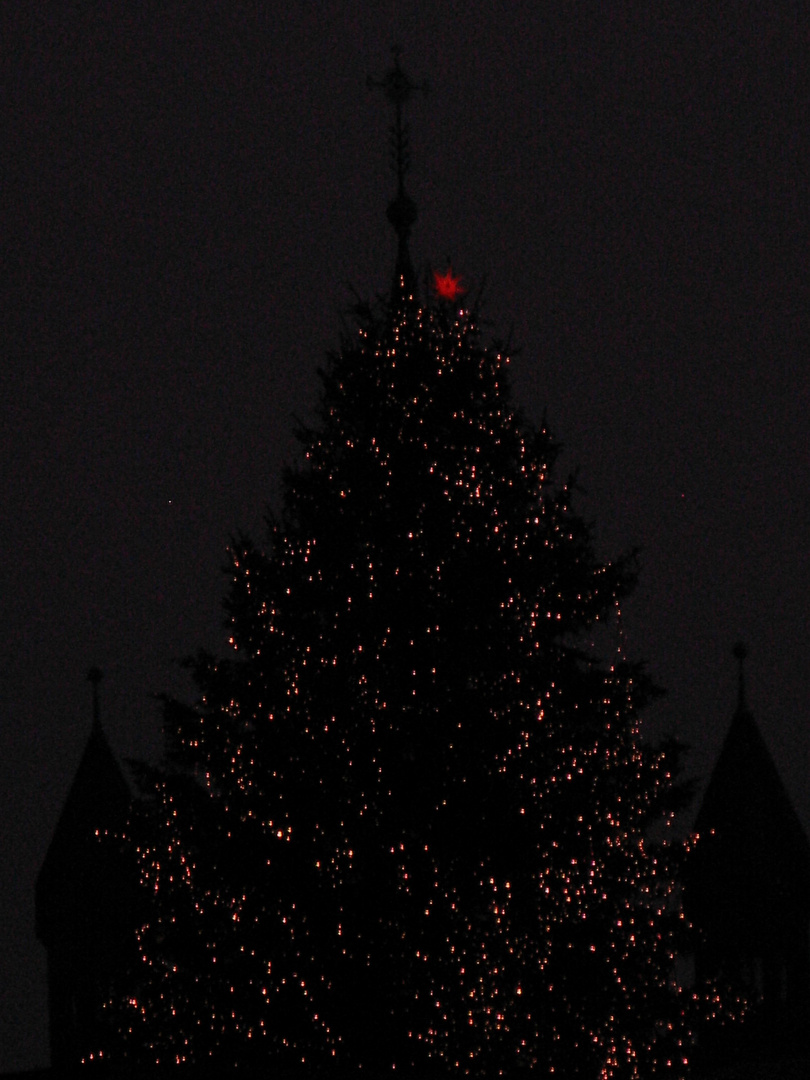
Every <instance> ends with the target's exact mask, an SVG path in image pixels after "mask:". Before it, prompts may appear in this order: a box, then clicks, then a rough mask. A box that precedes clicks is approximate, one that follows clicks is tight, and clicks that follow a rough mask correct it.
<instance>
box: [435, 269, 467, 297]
mask: <svg viewBox="0 0 810 1080" xmlns="http://www.w3.org/2000/svg"><path fill="white" fill-rule="evenodd" d="M433 288H434V289H435V290H436V295H437V296H438V297H440V298H441V299H442V300H456V299H457V298H458V297H459V296H461V295H462V294H463V293H464V288H463V287H462V284H461V278H460V277H454V276H453V271H452V269H451V268H450V267H448V268H447V270H446V272H445V273H444V274H440V273H439V271H438V270H434V271H433Z"/></svg>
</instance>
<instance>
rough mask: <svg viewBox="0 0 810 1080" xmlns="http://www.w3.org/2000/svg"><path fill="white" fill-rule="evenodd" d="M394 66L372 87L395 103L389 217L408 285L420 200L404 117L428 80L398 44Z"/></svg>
mask: <svg viewBox="0 0 810 1080" xmlns="http://www.w3.org/2000/svg"><path fill="white" fill-rule="evenodd" d="M393 53H394V66H393V67H392V68H390V69H389V70H388V71H387V72H386V74H385V76H384V78H382V79H372V78H371V76H369V78H368V85H369V87H373V88H379V89H381V90H382V91H383V93H384V94H385V96H386V97H387V98H388V100H389V101H390V102H391V104H392V105H393V106H394V120H393V124H392V125H391V150H392V155H393V165H394V173H395V175H396V178H397V192H396V195H395V196H394V198H393V199H392V200H391V202H390V203H389V204H388V210H387V217H388V220H389V221H390V222H391V224H392V225H393V227H394V231H395V232H396V234H397V264H396V277H397V283H398V282H400V281H404V282H405V283H406V284H407V285H408V286H412V285H413V284H415V275H414V272H413V267H412V265H411V258H410V253H409V251H408V237H409V235H410V231H411V228H412V226H413V224H414V222H415V221H416V204H415V203H414V201H413V199H411V197H410V196H409V195H408V193H407V191H406V190H405V176H406V175H407V173H408V170H409V168H410V152H409V148H408V125H407V124H406V123H405V120H404V119H403V109H404V106H405V104H406V102H407V101H408V99H409V98H410V97H411V95H412V94H413V92H414V91H415V90H421V91H423V92H426V91H427V85H426V84H425V83H415V82H413V81H412V80H411V79H410V78H409V76H408V75H407V74H406V73H405V71H403V69H402V67H401V65H400V62H399V49H397V48H395V49H394V50H393Z"/></svg>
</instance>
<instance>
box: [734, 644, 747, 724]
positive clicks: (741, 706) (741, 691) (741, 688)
mask: <svg viewBox="0 0 810 1080" xmlns="http://www.w3.org/2000/svg"><path fill="white" fill-rule="evenodd" d="M732 652H733V654H734V656H735V658H736V660H737V663H738V665H739V668H738V675H737V679H738V683H737V712H745V711H746V709H747V705H746V702H745V671H744V665H745V658H746V656H748V649H747V648H746V647H745V645H744V644H743V643H742V642H741V641H738V642H737V644H736V645H735V646H734V649H733V650H732Z"/></svg>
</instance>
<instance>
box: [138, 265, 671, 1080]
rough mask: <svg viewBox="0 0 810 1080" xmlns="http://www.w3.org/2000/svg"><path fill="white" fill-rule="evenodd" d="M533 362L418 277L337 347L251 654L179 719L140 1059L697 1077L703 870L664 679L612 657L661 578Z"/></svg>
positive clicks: (150, 932)
mask: <svg viewBox="0 0 810 1080" xmlns="http://www.w3.org/2000/svg"><path fill="white" fill-rule="evenodd" d="M508 365H509V358H508V355H507V354H506V353H505V352H504V351H503V350H501V349H500V348H498V347H497V346H486V345H484V344H482V340H481V336H480V334H479V331H478V326H477V317H476V313H475V312H474V311H471V310H469V309H467V308H465V307H463V306H461V301H460V299H459V297H458V296H454V297H453V298H452V300H445V299H443V298H442V296H441V294H439V295H437V296H436V297H434V298H433V299H432V300H428V301H425V302H421V301H420V300H419V299H418V297H417V296H416V295H415V292H414V291H412V290H411V289H410V288H409V287H408V284H407V281H406V278H405V276H404V275H399V276H398V278H397V281H396V283H395V287H394V289H393V291H392V294H391V297H390V299H389V300H388V301H387V302H384V303H381V304H379V305H378V306H377V307H376V308H374V309H372V308H370V307H367V308H364V309H362V310H361V311H360V312H359V313H358V325H357V328H356V330H355V332H354V333H353V334H352V335H351V336H347V337H346V339H345V340H344V341H343V343H342V345H341V347H340V349H339V350H337V351H336V352H335V353H334V354H333V355H331V356H330V357H329V359H328V363H327V365H326V367H325V369H324V370H323V371H322V372H321V379H322V385H323V390H322V395H321V400H320V406H319V412H318V416H317V421H316V423H315V425H314V426H313V427H312V428H311V429H306V430H301V431H300V432H299V436H300V440H301V444H302V447H303V451H304V453H303V464H302V465H301V467H300V468H298V469H295V470H290V471H289V472H288V473H287V475H286V477H285V484H284V505H283V510H282V512H281V514H280V515H279V516H278V518H277V519H274V520H272V521H270V522H269V530H268V536H267V539H266V543H265V545H264V546H263V547H261V548H259V547H256V546H254V545H252V544H251V543H250V542H249V541H248V540H247V539H241V540H240V541H239V542H238V543H235V544H234V545H233V549H232V567H231V584H230V591H229V595H228V600H227V610H228V616H229V620H230V627H231V645H232V647H233V654H232V656H231V657H230V658H229V659H227V660H221V661H217V660H215V659H214V658H213V657H210V656H208V655H202V654H201V655H200V656H198V657H197V659H196V660H195V661H194V662H193V669H194V676H195V679H196V682H197V685H198V687H199V690H200V697H199V701H198V702H197V703H196V705H195V706H194V707H186V706H183V705H180V704H179V703H177V702H174V701H168V702H167V703H166V709H165V726H166V735H167V740H168V753H167V767H166V768H165V769H164V770H163V771H162V772H160V773H159V774H152V775H151V776H150V777H149V778H148V785H147V786H151V787H150V789H151V791H152V796H151V799H150V800H148V804H147V805H146V807H145V809H144V810H143V815H144V820H143V822H142V824H141V827H140V830H138V829H136V830H135V833H134V835H136V836H138V837H140V839H139V850H140V856H141V863H142V871H143V877H144V880H145V882H146V883H147V884H148V886H149V887H150V888H151V889H152V891H153V894H154V907H153V910H154V912H155V914H154V917H153V918H152V919H151V921H150V922H149V924H148V925H146V926H144V927H143V928H142V929H141V931H140V943H141V954H142V964H141V980H140V986H139V989H138V990H137V991H134V992H133V993H131V994H130V995H129V996H128V1000H129V1003H130V1004H129V1012H128V1015H127V1020H126V1028H127V1033H128V1037H129V1046H130V1052H131V1053H132V1054H133V1056H137V1055H138V1054H141V1055H142V1056H143V1057H144V1058H145V1059H147V1060H149V1059H151V1060H160V1061H175V1060H177V1061H183V1060H196V1061H205V1060H208V1061H211V1062H212V1063H216V1064H218V1065H222V1066H224V1065H227V1064H233V1063H237V1062H238V1063H240V1064H245V1063H247V1062H249V1061H252V1060H254V1059H255V1060H260V1061H264V1060H266V1059H268V1058H269V1059H277V1060H278V1061H279V1062H281V1061H287V1062H289V1063H299V1064H301V1063H303V1064H304V1065H305V1066H307V1065H308V1066H309V1067H310V1068H312V1069H317V1068H318V1067H326V1066H327V1065H328V1063H329V1062H331V1061H334V1062H335V1063H337V1064H338V1065H339V1066H340V1067H351V1068H355V1067H365V1068H366V1069H370V1068H383V1067H385V1068H392V1067H397V1068H399V1069H402V1068H406V1069H407V1068H408V1067H411V1066H419V1067H420V1068H424V1067H426V1066H427V1065H429V1064H432V1065H433V1066H436V1067H437V1069H438V1070H439V1071H460V1072H461V1073H463V1074H470V1075H482V1076H483V1075H487V1076H491V1075H496V1074H500V1073H506V1072H507V1071H509V1072H513V1071H514V1070H515V1069H516V1068H519V1067H521V1066H524V1067H526V1068H529V1067H532V1066H538V1067H541V1068H542V1069H544V1070H549V1069H550V1068H552V1067H553V1069H554V1073H555V1075H561V1076H586V1075H587V1076H605V1077H608V1076H649V1075H653V1074H654V1073H655V1071H656V1066H657V1065H660V1064H662V1063H665V1062H674V1063H675V1064H679V1063H680V1062H681V1059H682V1058H683V1057H684V1053H683V1046H684V1045H685V1042H684V1040H685V1038H686V1033H685V1032H684V1031H683V1030H682V1028H683V1023H682V1020H681V1013H682V1006H681V1001H680V996H679V992H678V989H677V987H675V986H674V984H673V982H672V971H671V960H672V952H673V940H674V939H673V934H674V933H675V932H676V931H677V927H678V925H679V922H680V915H679V909H678V905H677V903H676V900H675V896H674V884H675V882H674V869H673V865H674V864H673V861H672V860H673V858H677V856H678V852H679V848H678V845H677V844H676V845H667V844H665V843H664V844H662V843H653V842H652V841H651V840H650V839H649V829H650V826H651V824H652V823H653V822H654V821H656V820H658V819H660V818H662V817H663V818H665V819H666V818H667V817H668V816H670V815H671V812H672V810H673V809H674V805H675V804H674V798H673V796H674V788H673V775H672V774H673V757H672V754H671V753H669V754H668V753H665V752H664V751H660V750H655V751H653V750H651V749H650V748H648V747H647V746H645V744H643V743H642V742H641V740H640V736H639V726H638V718H637V717H638V710H639V708H640V707H641V706H642V705H643V704H644V702H645V700H646V698H647V697H648V695H649V692H650V685H649V682H648V680H647V678H646V677H645V676H644V674H643V673H642V672H641V670H640V668H639V667H638V665H633V664H630V663H627V662H626V661H625V660H624V659H623V658H622V656H621V654H620V652H618V651H616V652H614V654H613V655H612V656H609V657H607V658H603V657H600V656H599V655H598V652H597V649H596V643H597V641H598V640H602V641H603V642H604V641H607V640H611V638H610V634H609V633H608V634H604V633H602V634H601V635H600V627H601V626H602V625H603V624H604V625H607V626H608V627H609V626H610V625H611V624H613V625H614V626H615V620H616V617H617V614H618V607H619V603H620V601H621V599H622V598H623V597H624V596H625V595H626V594H627V592H628V590H629V589H630V587H631V585H632V583H633V578H634V571H633V561H632V558H629V559H619V560H617V561H614V562H602V561H600V560H599V559H598V558H597V557H596V555H595V553H594V549H593V545H592V542H591V537H590V533H589V529H588V527H587V526H586V525H585V523H584V522H583V520H582V519H581V517H579V516H578V515H577V514H576V513H575V512H574V511H573V509H572V507H571V485H570V484H565V485H562V486H560V485H556V484H555V483H554V481H553V466H554V461H555V456H556V446H555V444H554V442H553V440H552V438H551V436H550V435H549V433H548V432H547V431H546V430H545V429H544V428H541V429H539V430H535V429H532V428H531V427H529V426H527V425H526V424H525V423H524V421H523V420H522V418H521V417H520V415H519V414H518V413H517V411H516V410H515V409H514V407H513V405H512V404H511V394H510V389H509V382H508V377H507V372H508ZM612 640H614V641H615V637H614V639H612ZM143 973H145V975H144V974H143ZM669 1074H670V1075H671V1070H669Z"/></svg>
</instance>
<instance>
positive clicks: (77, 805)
mask: <svg viewBox="0 0 810 1080" xmlns="http://www.w3.org/2000/svg"><path fill="white" fill-rule="evenodd" d="M88 680H89V681H90V682H91V684H92V686H93V721H92V725H91V727H90V735H89V738H88V740H87V744H86V746H85V748H84V753H83V754H82V757H81V761H80V762H79V767H78V769H77V770H76V775H75V777H74V779H73V783H72V784H71V786H70V789H69V791H68V794H67V798H66V799H65V805H64V807H63V809H62V813H61V814H60V816H59V820H58V822H57V824H56V829H55V830H54V834H53V837H52V839H51V843H50V846H49V848H48V851H47V854H46V856H45V861H44V862H43V864H42V868H41V870H40V872H39V876H38V878H37V883H36V909H37V936H38V937H39V938H40V940H42V941H44V942H45V943H46V944H47V942H48V939H49V938H50V937H51V936H52V933H53V932H55V931H56V929H57V928H56V926H55V918H56V916H55V911H57V910H61V911H66V908H67V906H68V899H69V897H71V898H74V899H75V898H77V897H78V896H79V895H80V894H81V893H83V892H84V890H85V889H86V888H87V884H88V881H89V880H90V878H92V876H93V874H92V872H91V864H94V863H95V862H97V861H98V857H99V856H98V853H99V850H100V848H99V844H98V837H99V836H101V835H103V834H104V833H107V832H112V831H116V830H119V829H121V828H123V826H124V824H125V823H126V820H127V816H128V813H129V808H130V805H131V802H132V796H131V793H130V789H129V785H128V784H127V781H126V779H125V778H124V774H123V772H122V771H121V767H120V765H119V764H118V762H117V761H116V759H115V755H114V754H113V752H112V750H111V749H110V744H109V742H108V741H107V737H106V736H105V734H104V731H103V729H102V726H101V719H100V716H99V701H98V684H99V681H100V680H101V672H100V671H99V670H98V668H91V670H90V672H89V673H88Z"/></svg>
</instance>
